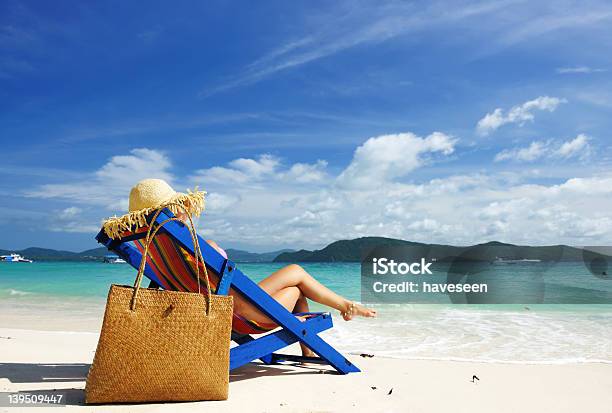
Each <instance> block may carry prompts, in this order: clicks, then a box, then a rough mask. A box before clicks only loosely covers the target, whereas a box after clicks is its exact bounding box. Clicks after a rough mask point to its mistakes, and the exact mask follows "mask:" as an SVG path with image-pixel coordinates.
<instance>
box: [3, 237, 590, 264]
mask: <svg viewBox="0 0 612 413" xmlns="http://www.w3.org/2000/svg"><path fill="white" fill-rule="evenodd" d="M381 245H385V246H412V247H418V248H422V249H424V250H425V249H426V250H427V252H428V255H429V256H431V257H441V258H443V257H457V256H460V255H461V254H464V253H465V251H466V250H468V249H469V251H470V252H471V253H474V254H476V255H478V256H479V257H480V258H482V259H487V260H495V259H497V258H500V257H510V258H514V259H517V258H519V259H530V260H542V261H557V260H565V261H576V260H582V259H583V251H582V250H581V249H579V248H574V247H570V246H567V245H552V246H522V245H514V244H506V243H503V242H498V241H491V242H487V243H483V244H477V245H473V246H465V247H458V246H452V245H443V244H426V243H420V242H413V241H405V240H401V239H394V238H384V237H362V238H356V239H351V240H340V241H335V242H332V243H331V244H329V245H327V246H326V247H325V248H322V249H320V250H312V251H311V250H305V249H302V250H299V251H294V250H290V249H283V250H278V251H271V252H264V253H255V252H248V251H243V250H238V249H228V250H227V253H228V255H229V257H230V258H231V259H232V260H233V261H235V262H242V263H249V262H252V263H261V262H283V263H284V262H360V261H361V258H362V257H361V254H362V253H363V251H368V250H370V249H372V248H375V247H377V246H381ZM10 253H17V254H20V255H23V256H24V257H27V258H30V259H33V260H35V261H102V260H103V259H104V256H106V255H108V254H109V253H110V252H109V251H108V250H107V249H106V248H105V247H100V248H94V249H89V250H85V251H82V252H71V251H62V250H54V249H48V248H36V247H32V248H26V249H23V250H0V255H8V254H10Z"/></svg>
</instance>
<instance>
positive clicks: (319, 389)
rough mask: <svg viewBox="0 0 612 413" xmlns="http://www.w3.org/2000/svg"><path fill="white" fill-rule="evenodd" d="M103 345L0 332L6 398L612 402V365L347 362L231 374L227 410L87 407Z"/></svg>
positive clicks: (514, 406)
mask: <svg viewBox="0 0 612 413" xmlns="http://www.w3.org/2000/svg"><path fill="white" fill-rule="evenodd" d="M6 337H11V338H10V339H7V338H6ZM97 338H98V334H96V333H91V332H62V331H40V330H22V329H9V328H4V327H0V354H2V360H0V391H2V392H17V391H33V390H47V391H50V390H52V389H64V390H65V391H66V392H67V395H68V399H69V400H70V404H73V405H74V406H72V407H73V408H76V409H77V411H87V412H92V411H93V412H97V411H108V410H111V409H112V410H114V411H118V412H126V413H127V412H132V411H136V412H139V411H142V412H145V411H146V412H150V411H153V412H157V411H159V412H166V411H167V412H174V411H179V412H182V411H185V412H191V411H197V410H200V409H202V408H206V409H207V410H208V411H213V412H229V411H236V410H238V409H240V408H244V406H246V405H248V406H250V409H249V411H262V412H263V411H266V412H269V411H281V412H306V411H333V412H335V411H346V410H350V409H352V410H356V411H361V410H363V411H374V412H378V411H391V412H395V411H398V412H399V411H406V410H410V411H417V412H428V411H448V410H451V409H452V410H453V411H455V412H490V411H501V412H511V411H525V412H530V411H533V412H536V411H537V412H541V411H557V412H575V411H589V412H604V411H609V406H610V405H611V404H612V394H611V393H610V392H609V388H610V387H612V365H610V364H605V363H574V364H563V365H550V364H548V365H533V364H532V365H529V364H504V363H482V362H469V361H433V360H407V359H395V358H388V357H381V356H377V355H374V357H372V358H363V357H360V356H358V355H353V354H349V355H348V357H349V358H350V359H351V360H352V361H353V362H355V364H356V365H358V366H359V367H360V368H361V369H362V372H361V373H355V374H350V375H347V376H340V375H336V374H321V373H320V371H325V372H327V371H328V370H329V369H328V368H327V367H319V366H314V367H313V366H305V367H297V366H292V365H276V366H266V365H262V364H259V363H251V364H250V365H247V366H244V367H242V368H240V369H237V370H235V371H232V372H231V373H230V397H229V399H228V400H227V401H223V402H198V403H167V404H164V403H161V404H160V403H153V404H136V405H113V406H108V405H101V406H85V405H83V404H82V400H83V397H84V395H83V391H82V389H83V387H84V380H85V377H86V374H87V370H88V368H89V363H91V360H92V358H93V354H94V352H95V346H96V344H97ZM290 350H291V351H290V352H296V351H298V348H297V346H295V345H294V346H292V347H290ZM473 375H476V376H477V377H478V378H479V380H478V381H477V382H476V383H472V382H471V379H472V376H473ZM391 389H393V390H392V391H391ZM390 391H391V394H388V393H389V392H390ZM254 395H258V396H257V397H255V398H254ZM35 409H38V408H35ZM0 411H7V412H10V411H14V410H6V409H5V410H2V409H0ZM34 411H39V410H34Z"/></svg>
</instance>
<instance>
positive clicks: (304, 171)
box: [283, 159, 327, 183]
mask: <svg viewBox="0 0 612 413" xmlns="http://www.w3.org/2000/svg"><path fill="white" fill-rule="evenodd" d="M326 168H327V161H324V160H321V159H319V160H317V162H316V163H314V164H307V163H296V164H293V165H292V166H291V168H290V169H289V170H288V171H287V172H286V173H285V174H284V175H283V179H285V180H287V181H290V182H294V181H295V182H299V183H314V182H320V181H323V180H324V179H325V178H326V177H327V173H326V171H325V169H326Z"/></svg>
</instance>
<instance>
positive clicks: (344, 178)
mask: <svg viewBox="0 0 612 413" xmlns="http://www.w3.org/2000/svg"><path fill="white" fill-rule="evenodd" d="M455 143H456V139H454V138H452V137H450V136H448V135H445V134H443V133H441V132H434V133H432V134H431V135H429V136H427V137H425V138H421V137H419V136H416V135H415V134H413V133H410V132H407V133H398V134H395V135H382V136H377V137H373V138H370V139H368V140H367V141H366V142H365V143H364V144H363V145H361V146H359V147H358V148H357V149H356V150H355V154H354V155H353V160H352V161H351V163H350V165H349V166H348V167H347V168H346V169H345V170H344V171H343V172H342V173H341V174H340V176H339V177H338V180H337V182H338V184H339V185H341V186H345V187H373V186H379V185H382V184H384V183H386V182H388V181H391V180H393V179H395V178H400V177H403V176H405V175H406V174H408V173H409V172H411V171H413V170H414V169H416V168H418V167H419V166H421V165H423V164H424V163H425V162H426V158H425V155H427V154H430V153H434V152H440V153H442V154H444V155H450V154H451V153H453V151H454V149H455Z"/></svg>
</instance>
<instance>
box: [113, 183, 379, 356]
mask: <svg viewBox="0 0 612 413" xmlns="http://www.w3.org/2000/svg"><path fill="white" fill-rule="evenodd" d="M204 195H205V192H199V191H194V192H189V193H188V194H181V193H177V192H175V191H174V190H173V189H172V188H171V187H170V185H168V183H166V182H165V181H163V180H161V179H145V180H143V181H140V182H139V183H137V184H136V185H135V186H134V187H133V188H132V190H131V191H130V201H129V209H130V212H129V214H127V215H124V216H123V217H119V218H117V217H114V218H111V219H109V220H107V221H106V222H105V223H104V229H105V231H106V233H107V234H108V235H109V236H110V237H112V238H114V237H115V236H118V235H119V234H121V233H122V232H123V231H125V230H129V229H131V228H132V226H133V225H134V223H137V224H140V225H143V224H146V220H145V217H146V216H147V215H148V214H150V213H151V212H152V211H154V210H156V209H158V208H161V207H168V208H170V209H171V210H172V211H173V212H174V213H175V215H176V216H177V217H178V218H179V219H181V220H182V221H184V222H188V220H189V219H188V218H189V217H188V215H187V213H189V214H191V215H196V216H197V215H199V214H200V213H201V212H202V211H203V210H204ZM207 242H208V244H210V245H211V246H212V247H213V248H214V249H215V250H217V251H218V252H219V253H220V254H221V255H223V256H224V257H225V258H227V253H226V252H225V251H224V250H223V249H222V248H221V247H220V246H219V245H217V243H216V242H214V241H212V240H207ZM259 286H260V287H261V288H262V289H263V290H264V291H266V292H267V293H268V294H269V295H271V296H272V297H273V298H274V299H275V300H276V301H278V302H279V303H280V304H281V305H282V306H283V307H285V308H286V309H287V310H289V311H291V312H293V313H303V312H308V311H309V310H308V299H310V300H312V301H315V302H317V303H320V304H323V305H325V306H328V307H331V308H334V309H336V310H338V311H340V314H342V317H343V318H344V319H345V320H346V321H349V320H351V319H352V318H353V317H354V316H361V317H375V316H376V311H375V310H372V309H369V308H366V307H364V306H362V305H359V304H357V303H354V302H352V301H350V300H347V299H346V298H344V297H342V296H340V295H338V294H336V293H334V292H333V291H331V290H330V289H329V288H327V287H325V286H324V285H322V284H321V283H319V282H318V281H317V280H315V279H314V278H313V277H312V276H311V275H310V274H308V272H306V271H305V270H304V269H303V268H302V267H300V266H299V265H297V264H291V265H288V266H286V267H283V268H281V269H279V270H278V271H275V272H274V273H272V274H271V275H269V276H268V277H266V278H265V279H263V280H262V281H260V282H259ZM230 295H232V296H233V297H234V312H235V313H237V314H239V315H240V316H241V318H244V319H247V320H251V321H253V322H255V323H257V324H261V325H266V324H267V325H270V324H272V325H273V324H274V323H273V321H272V320H270V319H269V318H268V317H267V316H266V315H265V314H263V313H262V312H261V311H259V310H258V309H257V308H256V307H255V306H254V305H253V304H251V303H250V302H248V301H247V300H246V299H244V297H243V296H242V295H241V294H239V293H237V292H235V291H234V290H230ZM300 318H301V319H302V320H304V319H303V318H302V317H300ZM302 353H303V354H304V355H305V356H313V355H314V354H313V353H312V351H310V349H308V348H307V347H305V346H303V345H302Z"/></svg>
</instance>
